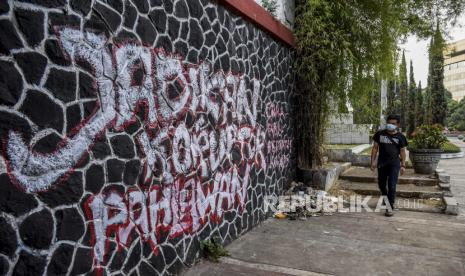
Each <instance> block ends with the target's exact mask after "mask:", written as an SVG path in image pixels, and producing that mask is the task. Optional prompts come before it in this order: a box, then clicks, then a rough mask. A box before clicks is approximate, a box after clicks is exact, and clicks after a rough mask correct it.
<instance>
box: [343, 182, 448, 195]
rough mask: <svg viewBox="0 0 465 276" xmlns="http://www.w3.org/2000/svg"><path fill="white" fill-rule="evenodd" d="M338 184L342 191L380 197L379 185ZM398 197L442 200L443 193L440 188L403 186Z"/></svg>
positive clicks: (362, 183) (363, 183) (398, 190)
mask: <svg viewBox="0 0 465 276" xmlns="http://www.w3.org/2000/svg"><path fill="white" fill-rule="evenodd" d="M337 184H338V187H339V188H340V189H342V190H350V191H353V192H355V193H357V194H360V195H376V196H379V195H380V192H379V188H378V183H374V182H372V183H368V182H352V181H347V180H339V181H338V183H337ZM396 195H397V196H398V197H405V198H420V199H429V198H442V197H443V192H442V191H441V189H440V187H439V186H417V185H415V184H403V185H398V186H397V190H396Z"/></svg>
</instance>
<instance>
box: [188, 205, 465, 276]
mask: <svg viewBox="0 0 465 276" xmlns="http://www.w3.org/2000/svg"><path fill="white" fill-rule="evenodd" d="M226 249H227V250H228V251H229V252H230V254H231V256H230V257H229V258H227V259H226V260H225V261H223V262H222V263H219V264H213V263H209V262H202V263H200V264H198V265H197V266H195V267H194V268H192V269H190V270H188V271H187V272H186V273H185V275H315V273H318V274H323V275H324V274H329V275H465V266H464V263H465V221H464V220H461V219H458V218H457V217H455V216H447V215H443V214H431V213H421V212H407V211H400V212H397V213H396V215H395V216H394V217H391V218H386V217H384V216H383V215H381V214H379V213H351V214H348V213H346V214H342V213H340V214H336V215H333V216H323V217H312V218H309V219H308V220H307V221H299V220H297V221H290V220H286V219H285V220H277V219H269V220H267V221H265V222H264V223H263V224H262V225H261V226H259V227H257V228H255V229H253V230H252V231H250V232H248V233H247V234H245V235H243V236H242V237H240V238H239V239H237V240H235V241H234V242H232V244H230V245H229V246H227V247H226ZM231 260H235V261H236V262H234V261H233V262H231ZM318 274H316V275H318Z"/></svg>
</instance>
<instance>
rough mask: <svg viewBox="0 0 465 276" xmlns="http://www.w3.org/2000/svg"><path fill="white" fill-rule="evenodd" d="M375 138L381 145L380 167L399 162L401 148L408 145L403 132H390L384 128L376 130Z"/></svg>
mask: <svg viewBox="0 0 465 276" xmlns="http://www.w3.org/2000/svg"><path fill="white" fill-rule="evenodd" d="M373 140H374V141H375V142H376V143H378V145H379V156H378V167H383V166H386V165H398V164H399V162H400V157H399V155H400V149H401V148H404V147H406V146H407V145H408V143H407V138H405V136H404V135H403V134H402V133H400V132H396V133H395V134H389V133H388V131H387V130H385V129H384V130H380V131H378V132H376V133H375V135H374V136H373Z"/></svg>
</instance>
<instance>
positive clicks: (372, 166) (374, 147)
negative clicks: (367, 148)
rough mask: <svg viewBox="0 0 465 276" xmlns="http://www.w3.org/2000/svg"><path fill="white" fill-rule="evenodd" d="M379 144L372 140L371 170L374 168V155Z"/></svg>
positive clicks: (376, 153)
mask: <svg viewBox="0 0 465 276" xmlns="http://www.w3.org/2000/svg"><path fill="white" fill-rule="evenodd" d="M378 148H379V145H378V143H376V142H373V148H372V149H371V165H370V168H371V170H372V171H374V170H375V169H376V156H377V155H378Z"/></svg>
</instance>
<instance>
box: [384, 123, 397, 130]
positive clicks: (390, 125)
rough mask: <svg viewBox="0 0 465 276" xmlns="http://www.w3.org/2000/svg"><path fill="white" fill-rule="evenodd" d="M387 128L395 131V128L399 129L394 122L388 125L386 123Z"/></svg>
mask: <svg viewBox="0 0 465 276" xmlns="http://www.w3.org/2000/svg"><path fill="white" fill-rule="evenodd" d="M386 129H387V130H388V131H394V130H396V129H397V126H396V125H393V124H387V125H386Z"/></svg>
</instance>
